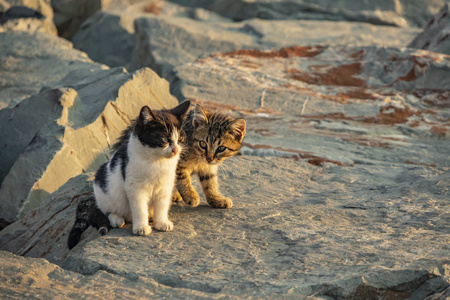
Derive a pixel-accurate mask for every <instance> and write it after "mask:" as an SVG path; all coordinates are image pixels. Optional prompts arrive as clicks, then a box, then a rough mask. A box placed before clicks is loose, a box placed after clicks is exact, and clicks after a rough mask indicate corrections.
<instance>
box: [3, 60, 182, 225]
mask: <svg viewBox="0 0 450 300" xmlns="http://www.w3.org/2000/svg"><path fill="white" fill-rule="evenodd" d="M59 85H60V86H59V87H58V86H55V87H54V88H53V89H49V90H45V91H42V92H41V93H39V94H38V95H35V96H32V97H30V98H28V99H27V100H24V101H23V102H21V103H20V105H17V106H15V107H13V108H5V109H3V110H0V128H1V130H0V140H2V141H3V142H2V147H1V148H0V149H1V150H0V157H1V159H2V161H1V164H0V166H1V171H0V174H1V175H0V176H1V177H0V182H2V184H1V188H0V199H1V201H0V218H1V219H4V220H5V221H7V222H13V221H15V220H17V219H18V218H19V217H21V216H23V215H24V214H25V213H26V212H28V211H30V210H31V209H33V208H36V207H38V206H39V205H40V203H41V202H42V200H43V199H44V198H45V197H46V196H47V195H48V194H50V193H52V192H54V191H55V190H57V189H58V188H59V187H60V186H62V185H63V184H64V183H65V182H66V181H67V180H68V179H70V178H71V177H73V176H75V175H78V174H80V173H83V172H86V171H96V170H97V168H98V167H99V166H100V165H101V164H102V163H103V162H105V161H106V160H107V158H108V150H107V148H108V146H109V145H111V144H112V143H113V142H114V140H115V139H116V138H117V137H118V136H119V135H120V133H121V131H122V130H123V129H124V128H125V127H126V126H128V125H129V124H130V120H132V119H134V118H135V117H136V116H137V114H138V113H139V110H140V108H141V107H142V106H143V105H150V106H151V107H152V108H155V109H160V108H162V107H173V106H175V105H176V104H177V103H178V102H177V100H176V99H175V98H174V97H172V96H171V95H170V94H169V86H168V83H167V82H166V81H165V80H162V79H160V78H159V77H158V75H156V74H155V73H154V72H153V71H151V70H149V69H142V70H139V71H136V72H135V73H131V74H130V73H127V72H126V71H125V70H123V69H120V68H118V69H110V70H100V71H96V72H91V71H89V70H77V71H74V72H72V73H70V74H69V75H68V76H67V77H66V78H64V79H62V80H61V81H60V82H59ZM42 116H46V117H45V118H43V117H42Z"/></svg>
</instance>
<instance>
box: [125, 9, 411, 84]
mask: <svg viewBox="0 0 450 300" xmlns="http://www.w3.org/2000/svg"><path fill="white" fill-rule="evenodd" d="M322 26H324V27H325V28H330V30H329V31H326V32H329V34H321V36H320V37H318V35H317V31H319V30H320V32H323V30H324V27H322ZM135 30H136V33H135V40H134V52H133V58H132V62H131V66H130V68H131V69H136V68H139V67H143V66H147V67H150V68H152V69H153V70H155V71H156V72H158V74H160V75H161V76H162V77H168V76H170V74H171V72H172V70H173V68H174V67H175V66H178V65H182V64H185V63H188V62H191V61H193V60H195V59H196V58H198V57H199V56H205V55H207V54H208V53H212V52H224V51H232V50H236V49H250V48H252V49H271V48H274V47H276V48H279V47H283V46H288V45H292V44H303V45H305V44H306V45H310V44H316V43H318V42H327V43H332V44H333V43H339V44H342V43H343V42H349V43H350V44H358V45H361V44H366V45H367V44H374V43H375V44H387V43H392V42H388V41H389V38H388V36H396V37H398V36H399V35H400V36H404V38H405V39H403V37H402V38H400V39H403V42H404V43H406V42H408V41H409V40H410V39H412V38H413V35H412V34H414V33H416V32H418V31H417V30H413V31H409V29H408V30H405V31H400V30H398V29H395V30H393V31H391V30H392V29H391V28H385V27H383V28H379V27H376V26H371V25H367V24H361V23H345V24H342V23H336V22H317V21H292V20H290V21H284V20H282V21H266V20H251V21H246V22H242V23H223V22H212V23H209V24H208V26H207V27H206V28H205V25H204V23H203V22H199V21H195V20H190V19H186V18H180V17H171V18H169V17H165V18H158V17H143V18H139V19H137V20H136V21H135ZM377 32H383V35H384V34H386V39H384V38H378V37H377V36H380V35H379V34H377ZM173 36H176V37H177V39H173ZM393 40H394V41H395V40H396V39H393Z"/></svg>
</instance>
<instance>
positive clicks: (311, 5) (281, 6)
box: [208, 0, 445, 27]
mask: <svg viewBox="0 0 450 300" xmlns="http://www.w3.org/2000/svg"><path fill="white" fill-rule="evenodd" d="M444 4H445V1H444V0H432V1H427V0H414V1H411V0H400V1H377V2H373V1H351V0H350V1H349V0H340V1H332V0H321V1H312V0H295V1H284V0H277V1H267V0H256V1H254V0H234V1H228V0H218V1H215V2H214V3H213V4H211V5H208V8H209V9H210V10H212V11H216V12H218V13H220V14H222V15H224V16H226V17H228V18H232V19H235V20H247V19H251V18H261V19H318V20H341V21H358V22H368V23H371V24H376V25H393V26H400V27H403V26H418V27H422V26H424V25H425V24H426V23H427V22H428V20H429V19H430V18H431V17H432V16H433V15H434V14H435V13H436V12H437V11H438V10H439V9H440V8H441V7H442V6H443V5H444Z"/></svg>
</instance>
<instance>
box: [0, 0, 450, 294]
mask: <svg viewBox="0 0 450 300" xmlns="http://www.w3.org/2000/svg"><path fill="white" fill-rule="evenodd" d="M174 2H178V3H182V4H185V5H189V6H190V7H187V6H185V7H183V6H179V5H177V4H173V3H169V2H163V1H140V0H111V1H109V0H108V1H91V2H90V3H89V5H88V4H87V3H84V2H83V1H78V2H77V3H78V4H76V3H74V2H73V1H71V0H61V1H55V0H54V1H53V7H54V8H56V7H57V3H60V4H61V5H62V4H64V5H67V7H71V5H72V6H73V5H82V9H79V10H78V11H77V12H76V13H73V12H70V14H72V15H70V14H67V19H66V21H67V22H66V21H64V22H66V23H64V24H65V25H64V26H66V25H67V26H66V27H64V26H63V27H59V28H60V30H61V29H62V31H60V33H62V32H63V31H65V32H66V33H67V34H68V35H70V36H72V35H73V34H75V32H76V31H78V32H77V33H76V34H75V36H74V38H73V40H74V43H76V44H77V47H79V48H83V49H85V50H86V51H87V52H89V56H90V57H91V58H94V59H95V60H96V61H99V62H102V63H104V62H106V63H108V64H109V65H117V66H123V65H127V64H129V62H130V61H129V60H130V58H131V60H132V64H131V66H132V67H133V68H136V69H138V70H137V71H135V72H134V73H129V72H128V71H126V70H124V69H123V68H113V69H107V67H105V66H104V65H101V64H98V63H94V62H93V61H92V60H90V59H88V58H87V56H86V55H84V54H83V53H82V52H79V51H76V50H73V49H72V47H71V44H70V43H68V42H64V41H63V40H61V39H57V38H55V37H52V36H50V35H44V34H42V33H40V34H39V33H38V34H36V35H30V34H29V33H28V34H26V33H23V32H22V33H20V32H17V31H18V30H20V29H19V28H11V29H10V30H9V31H8V32H6V33H1V34H0V39H1V38H3V40H4V41H7V44H8V43H13V44H12V45H6V44H5V43H1V40H0V47H3V48H2V51H1V53H2V54H0V56H1V57H2V60H1V63H0V75H1V76H0V78H2V80H4V81H2V82H3V83H2V84H1V86H2V93H1V94H2V96H4V99H5V100H3V101H4V103H6V104H4V106H7V105H8V104H10V103H11V105H10V106H9V107H6V108H3V109H1V110H0V141H2V144H1V145H0V182H2V186H1V189H0V226H1V227H3V226H4V225H5V224H8V223H10V222H12V221H14V220H16V219H18V220H17V221H16V222H14V223H12V224H10V225H9V226H7V227H6V228H4V229H3V230H1V231H0V250H7V251H10V252H12V253H14V254H15V255H21V256H25V257H18V256H15V255H13V254H11V253H8V252H4V251H0V265H1V267H0V271H1V272H0V274H1V275H0V277H1V278H0V279H1V280H0V298H14V299H15V298H61V299H66V298H88V299H91V298H92V299H94V298H95V299H97V298H99V297H104V298H106V297H107V298H119V297H120V298H129V297H132V298H135V297H141V298H146V299H147V298H155V297H156V298H164V297H165V298H183V299H185V298H196V299H197V298H199V299H203V298H204V299H216V298H227V299H234V298H236V299H242V298H258V299H259V298H280V297H281V298H292V299H299V298H300V299H302V298H307V299H343V298H348V299H381V298H383V299H427V300H431V299H445V297H447V296H448V295H449V293H450V288H449V284H450V248H449V245H450V230H449V229H450V227H449V226H450V225H449V224H450V210H449V208H448V199H449V195H450V192H449V186H450V161H449V159H448V158H449V150H448V149H450V140H449V136H450V122H449V120H450V105H449V101H448V99H449V96H450V95H449V90H450V81H449V78H450V76H449V75H450V74H449V72H450V56H447V55H444V54H438V53H435V52H431V51H425V50H417V49H408V48H404V46H405V45H407V44H408V43H410V41H411V40H412V39H413V38H414V36H415V35H416V34H418V33H419V31H420V29H418V28H412V27H405V28H400V27H393V26H377V25H373V24H368V23H367V22H371V23H376V24H379V23H380V22H385V23H389V24H396V25H401V26H403V25H405V24H404V22H407V25H408V26H415V25H418V24H423V22H424V19H425V18H426V17H425V16H427V15H429V14H430V13H431V12H432V11H434V10H435V9H436V10H435V11H434V12H433V14H434V13H436V12H437V8H439V7H440V6H441V5H442V4H443V1H441V0H433V1H427V2H426V1H419V0H417V1H401V0H400V1H381V2H377V4H376V5H373V4H368V2H367V3H365V2H364V3H363V2H361V1H359V2H357V1H348V0H346V1H344V0H342V1H325V0H321V1H319V2H317V1H315V2H314V3H315V4H314V3H313V2H312V1H306V0H305V1H289V4H288V2H287V1H284V0H277V1H263V0H255V1H243V0H239V1H238V0H236V1H232V2H227V3H228V4H229V5H228V6H224V5H223V4H224V3H225V2H223V1H220V0H219V1H213V0H195V1H188V2H186V1H184V0H174ZM4 3H6V2H4V1H1V0H0V7H2V5H3V4H4ZM83 3H84V4H83ZM8 5H9V4H7V5H4V7H7V6H8ZM91 5H92V7H91ZM319 5H320V6H319ZM331 5H332V6H331ZM198 6H201V7H202V8H199V7H198ZM8 7H9V6H8ZM77 7H78V6H77ZM249 7H252V8H254V10H252V11H250V10H246V9H245V8H249ZM78 8H80V7H78ZM90 8H93V9H90ZM204 8H209V9H211V10H215V11H216V12H217V13H218V14H221V15H222V16H219V15H218V14H216V13H214V12H211V11H206V10H205V9H204ZM237 8H239V9H240V10H239V11H238V10H236V9H237ZM300 8H302V9H300ZM304 8H307V9H309V12H306V11H305V10H304ZM377 9H379V10H378V11H377ZM97 10H101V11H100V12H97V13H95V12H96V11H97ZM60 11H62V10H60ZM254 12H257V13H262V15H261V17H263V18H266V19H246V18H251V17H252V16H251V14H252V13H254ZM68 13H69V12H68ZM89 15H92V16H91V17H90V18H89V19H88V20H87V21H86V22H85V23H84V25H83V26H81V29H79V30H78V29H77V28H79V26H80V24H81V23H80V22H81V21H82V20H83V19H85V18H87V17H88V16H89ZM442 15H443V13H442V12H441V16H442ZM225 16H226V17H230V18H233V19H240V18H242V19H245V20H244V21H242V22H232V21H231V19H227V18H226V17H225ZM299 16H300V17H302V18H305V17H309V18H311V19H331V20H347V21H342V22H335V21H317V20H296V19H295V18H297V17H299ZM349 16H350V17H349ZM355 16H359V17H361V16H363V17H365V18H366V19H363V21H364V22H366V23H361V22H353V21H355ZM430 16H431V15H430ZM359 17H358V18H359ZM274 18H275V19H277V20H270V19H274ZM349 18H350V19H351V18H353V19H351V20H352V22H348V20H349ZM436 18H439V17H436ZM436 18H435V21H433V22H437V21H436V20H437V19H436ZM356 19H357V18H356ZM444 19H445V18H444ZM358 20H359V19H358ZM380 20H381V21H380ZM427 21H428V20H426V22H427ZM77 22H78V23H77ZM402 22H403V23H402ZM133 24H134V25H133ZM72 25H73V27H71V26H72ZM439 26H440V27H439V28H441V29H440V30H442V27H443V26H444V25H442V24H441V25H439ZM429 28H431V27H429ZM429 28H428V29H429ZM71 30H72V31H71ZM426 30H427V29H426ZM426 30H425V31H426ZM135 33H136V36H135V38H136V40H135V42H134V44H133V46H131V45H132V38H133V35H134V34H135ZM427 34H429V35H430V37H432V34H431V33H427ZM439 34H440V33H439ZM11 41H12V42H11ZM45 44H47V46H49V48H48V49H46V47H45V46H43V45H45ZM294 44H297V45H294ZM53 45H56V46H55V48H56V49H55V50H54V51H53V50H52V49H51V48H52V47H50V46H53ZM94 46H95V47H94ZM131 47H134V48H135V49H134V53H133V54H130V53H131V51H130V49H131ZM108 48H109V49H108ZM280 48H281V49H280ZM52 51H53V52H52ZM95 51H97V52H95ZM95 53H97V54H95ZM3 55H4V56H3ZM130 55H131V56H130ZM43 62H45V63H43ZM44 66H46V68H45V67H44ZM142 66H151V67H152V68H154V70H155V71H157V72H158V73H159V74H160V75H163V76H166V77H167V78H168V79H170V81H171V91H172V93H173V95H175V96H176V97H177V98H178V100H184V99H185V98H192V99H193V102H198V103H200V104H201V105H202V106H203V107H204V108H207V109H210V110H219V111H222V112H224V113H227V114H230V115H233V116H239V117H244V118H245V119H246V122H247V136H246V138H245V140H244V147H243V148H242V149H241V154H242V155H240V156H237V157H234V158H231V159H228V160H227V161H226V162H225V163H224V164H223V166H222V168H221V171H220V174H219V178H220V182H221V190H222V191H223V193H224V194H225V195H226V196H229V197H231V198H232V199H233V200H234V206H233V208H232V209H228V210H218V209H212V208H210V207H209V206H208V205H207V204H206V202H205V201H204V200H202V201H203V202H202V203H201V205H200V206H198V207H196V208H191V207H189V206H186V205H184V204H183V203H179V204H174V205H173V206H172V208H171V211H170V218H171V220H172V221H173V222H174V225H175V228H174V231H173V232H158V231H156V230H155V231H153V232H152V233H151V234H150V235H149V236H146V237H137V236H133V235H132V233H131V228H130V225H127V226H126V227H125V228H121V229H114V230H111V231H110V232H109V233H108V234H107V235H106V236H100V235H99V234H98V233H97V232H96V231H95V230H94V229H93V228H90V229H89V230H88V231H86V232H85V233H84V235H83V237H82V241H81V243H80V244H79V245H77V246H76V247H75V248H74V249H72V251H69V250H68V248H67V245H66V242H67V236H68V233H69V231H70V228H71V227H72V224H73V222H74V218H75V208H76V206H77V204H78V202H79V201H81V200H83V199H84V197H88V196H89V195H90V193H91V192H92V183H91V181H90V180H91V179H92V178H91V177H92V171H95V170H96V169H97V168H98V166H99V165H100V164H101V163H102V162H104V161H105V160H106V159H107V158H108V155H109V153H108V150H107V148H108V146H109V145H110V144H111V143H113V142H114V140H115V139H116V138H117V136H118V135H119V133H120V131H121V130H122V129H123V128H124V127H125V126H126V125H128V124H129V123H130V119H131V118H134V117H135V116H136V114H137V111H138V110H139V108H140V107H141V106H142V105H144V104H149V105H150V106H151V107H152V108H161V107H163V106H165V107H170V106H174V105H175V104H176V103H177V102H178V101H177V100H176V98H174V97H173V96H172V95H171V94H170V93H169V86H168V82H167V81H165V80H162V79H161V78H160V77H159V76H158V75H157V74H156V73H155V72H153V71H151V70H149V69H139V68H140V67H142ZM4 74H5V75H4ZM4 78H6V79H8V80H10V81H11V82H13V84H10V83H9V82H10V81H6V79H4ZM29 78H31V79H29ZM14 80H16V81H14ZM20 80H22V81H20ZM9 86H13V87H15V88H16V90H17V91H18V92H17V94H18V95H19V96H20V97H19V96H10V95H9V94H8V93H11V91H10V90H8V88H9ZM14 91H15V90H14ZM16 98H17V99H19V100H16ZM24 98H27V99H25V100H23V99H24ZM20 100H23V101H21V102H20V103H19V104H17V105H15V104H16V103H18V101H20ZM195 185H196V187H197V189H199V184H198V182H195ZM42 258H44V259H45V260H43V259H42ZM62 268H64V269H62ZM74 271H75V272H74Z"/></svg>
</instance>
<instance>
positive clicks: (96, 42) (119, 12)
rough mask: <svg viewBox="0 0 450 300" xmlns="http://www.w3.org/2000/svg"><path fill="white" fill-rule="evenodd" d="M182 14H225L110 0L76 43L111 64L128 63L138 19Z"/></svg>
mask: <svg viewBox="0 0 450 300" xmlns="http://www.w3.org/2000/svg"><path fill="white" fill-rule="evenodd" d="M152 15H153V16H156V15H158V16H165V17H167V16H178V17H185V18H189V19H197V20H202V21H205V22H210V21H213V20H214V21H216V20H221V21H224V20H225V18H223V17H220V16H218V15H216V14H215V13H212V12H208V11H205V10H203V9H199V8H185V7H181V6H178V5H175V4H171V3H165V2H158V1H138V2H137V3H135V4H132V5H129V6H126V5H123V4H122V5H120V4H119V3H113V2H112V3H110V4H109V5H108V6H107V7H106V8H104V10H103V11H99V12H97V13H96V14H94V15H93V16H92V17H90V18H88V19H87V20H86V21H85V22H84V23H83V25H82V26H81V27H80V29H79V30H78V31H77V33H76V34H75V35H74V36H73V38H72V42H73V43H74V47H75V48H77V49H79V50H82V51H84V52H86V53H87V54H88V55H89V57H90V58H92V59H93V60H95V61H97V62H100V63H103V64H106V65H108V66H110V67H118V66H128V64H129V63H130V62H131V57H132V53H133V40H134V25H133V24H134V20H135V19H137V18H139V17H144V16H152Z"/></svg>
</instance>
